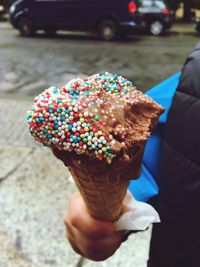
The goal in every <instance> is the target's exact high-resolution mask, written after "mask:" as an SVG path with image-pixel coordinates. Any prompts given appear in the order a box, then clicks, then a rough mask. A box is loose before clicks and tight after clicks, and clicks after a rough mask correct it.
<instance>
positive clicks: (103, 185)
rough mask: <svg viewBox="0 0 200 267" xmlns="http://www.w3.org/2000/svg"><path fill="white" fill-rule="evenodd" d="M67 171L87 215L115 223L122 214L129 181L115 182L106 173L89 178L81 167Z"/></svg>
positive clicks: (71, 167)
mask: <svg viewBox="0 0 200 267" xmlns="http://www.w3.org/2000/svg"><path fill="white" fill-rule="evenodd" d="M69 170H70V172H71V174H72V176H73V179H74V181H75V183H76V185H77V187H78V189H79V191H80V193H81V195H82V197H83V199H84V202H85V204H86V206H87V208H88V212H89V214H90V215H91V216H92V217H94V218H95V219H98V220H102V221H116V220H117V219H118V218H119V217H120V215H121V212H122V204H123V200H124V197H125V195H126V192H127V188H128V185H129V181H119V180H118V181H116V177H113V179H112V177H110V175H109V174H108V173H104V174H102V173H101V174H99V175H95V177H91V175H90V174H89V173H88V172H87V169H86V168H85V167H84V166H83V165H79V166H77V165H76V166H70V167H69Z"/></svg>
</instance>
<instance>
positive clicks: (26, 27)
mask: <svg viewBox="0 0 200 267" xmlns="http://www.w3.org/2000/svg"><path fill="white" fill-rule="evenodd" d="M17 28H18V30H19V32H20V35H21V36H23V37H31V36H33V35H34V33H35V29H34V27H33V22H32V20H31V19H30V18H28V17H22V18H20V19H19V21H18V27H17Z"/></svg>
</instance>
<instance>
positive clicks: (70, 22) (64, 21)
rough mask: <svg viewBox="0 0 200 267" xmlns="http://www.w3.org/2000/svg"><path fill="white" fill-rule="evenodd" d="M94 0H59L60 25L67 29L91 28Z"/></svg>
mask: <svg viewBox="0 0 200 267" xmlns="http://www.w3.org/2000/svg"><path fill="white" fill-rule="evenodd" d="M94 2H95V1H94V0H58V10H59V11H58V12H59V27H60V28H62V29H67V30H89V29H90V27H91V24H92V23H91V15H90V12H91V9H92V7H93V6H94Z"/></svg>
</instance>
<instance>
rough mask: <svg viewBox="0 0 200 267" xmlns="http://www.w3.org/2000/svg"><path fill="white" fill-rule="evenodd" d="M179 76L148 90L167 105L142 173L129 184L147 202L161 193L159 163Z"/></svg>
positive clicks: (178, 74)
mask: <svg viewBox="0 0 200 267" xmlns="http://www.w3.org/2000/svg"><path fill="white" fill-rule="evenodd" d="M179 77H180V73H177V74H175V75H173V76H171V77H170V78H168V79H167V80H165V81H163V82H162V83H160V84H159V85H157V86H155V87H154V88H152V89H151V90H149V91H148V92H147V94H148V95H149V96H150V97H152V98H153V99H154V100H155V101H156V102H157V103H159V104H160V105H162V106H163V107H165V112H164V113H163V114H162V116H161V117H160V119H159V123H158V126H157V128H156V129H155V130H154V131H153V132H152V134H151V136H150V137H149V138H148V141H147V144H146V147H145V152H144V156H143V162H142V175H141V176H140V178H139V179H137V180H133V181H132V182H131V183H130V186H129V190H130V191H131V193H132V194H133V195H134V197H135V198H136V199H137V200H139V201H144V202H146V201H148V200H149V199H150V198H151V197H153V196H156V195H157V194H158V193H159V177H160V172H159V170H160V168H159V165H160V154H161V150H162V143H163V134H164V128H165V122H166V120H167V115H168V111H169V109H170V107H171V103H172V98H173V96H174V93H175V91H176V88H177V86H178V83H179Z"/></svg>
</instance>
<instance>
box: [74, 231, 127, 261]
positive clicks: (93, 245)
mask: <svg viewBox="0 0 200 267" xmlns="http://www.w3.org/2000/svg"><path fill="white" fill-rule="evenodd" d="M122 237H123V234H122V233H115V234H114V235H113V236H112V237H108V238H104V239H98V240H96V241H94V239H89V238H83V236H82V235H81V233H80V232H77V238H78V239H79V240H80V242H79V248H80V251H82V254H83V255H84V256H85V257H87V258H89V259H92V260H95V261H99V260H104V259H106V258H108V257H110V256H111V255H112V254H113V253H114V252H115V251H116V250H117V249H118V248H119V247H120V245H121V243H122Z"/></svg>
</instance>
